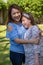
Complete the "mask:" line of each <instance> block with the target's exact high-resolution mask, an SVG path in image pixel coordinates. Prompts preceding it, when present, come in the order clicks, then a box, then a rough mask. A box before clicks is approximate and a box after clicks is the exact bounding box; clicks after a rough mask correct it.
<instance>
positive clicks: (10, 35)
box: [6, 23, 18, 40]
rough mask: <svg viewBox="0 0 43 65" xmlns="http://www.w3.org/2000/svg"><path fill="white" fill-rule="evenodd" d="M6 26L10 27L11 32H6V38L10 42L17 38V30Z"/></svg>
mask: <svg viewBox="0 0 43 65" xmlns="http://www.w3.org/2000/svg"><path fill="white" fill-rule="evenodd" d="M8 26H11V27H12V30H11V31H8V30H6V37H7V38H10V39H11V40H14V39H16V38H18V33H17V30H16V29H15V28H14V27H13V25H12V24H11V23H9V24H8Z"/></svg>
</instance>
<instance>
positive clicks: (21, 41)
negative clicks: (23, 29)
mask: <svg viewBox="0 0 43 65" xmlns="http://www.w3.org/2000/svg"><path fill="white" fill-rule="evenodd" d="M14 41H15V42H17V43H20V44H29V43H31V44H33V43H34V44H39V38H35V39H33V40H23V39H19V38H16V39H14Z"/></svg>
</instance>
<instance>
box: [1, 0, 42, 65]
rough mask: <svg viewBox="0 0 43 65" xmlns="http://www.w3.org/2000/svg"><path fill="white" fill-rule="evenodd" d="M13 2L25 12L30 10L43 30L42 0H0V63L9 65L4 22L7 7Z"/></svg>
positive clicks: (7, 41)
mask: <svg viewBox="0 0 43 65" xmlns="http://www.w3.org/2000/svg"><path fill="white" fill-rule="evenodd" d="M13 3H15V4H17V5H19V6H20V7H21V8H22V9H23V10H25V11H26V12H31V13H32V14H33V16H34V19H35V22H36V23H37V25H38V26H39V28H40V29H41V30H42V31H43V0H0V65H11V62H10V60H9V39H6V22H7V20H8V15H7V13H8V7H9V6H10V5H11V4H13ZM42 35H43V33H42ZM41 65H43V36H42V39H41Z"/></svg>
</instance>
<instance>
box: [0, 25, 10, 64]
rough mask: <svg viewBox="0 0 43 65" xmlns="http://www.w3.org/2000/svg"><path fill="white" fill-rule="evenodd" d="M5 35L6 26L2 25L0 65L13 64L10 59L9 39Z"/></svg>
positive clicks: (0, 29)
mask: <svg viewBox="0 0 43 65" xmlns="http://www.w3.org/2000/svg"><path fill="white" fill-rule="evenodd" d="M5 36H6V26H2V25H0V65H11V62H10V59H9V40H8V39H6V37H5Z"/></svg>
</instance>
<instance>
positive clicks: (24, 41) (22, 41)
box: [7, 26, 39, 44]
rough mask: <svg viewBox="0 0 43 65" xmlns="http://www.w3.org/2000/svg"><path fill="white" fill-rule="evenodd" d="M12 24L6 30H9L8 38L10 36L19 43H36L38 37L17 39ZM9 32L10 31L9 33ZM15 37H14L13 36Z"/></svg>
mask: <svg viewBox="0 0 43 65" xmlns="http://www.w3.org/2000/svg"><path fill="white" fill-rule="evenodd" d="M12 29H13V28H12V26H8V28H7V30H8V32H9V34H7V35H9V38H11V39H12V40H14V41H15V42H16V43H19V44H28V43H34V44H38V42H39V38H34V39H32V40H23V39H19V38H18V36H17V33H16V32H15V34H14V31H13V32H11V31H12ZM10 32H11V33H10ZM15 37H16V38H15Z"/></svg>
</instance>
